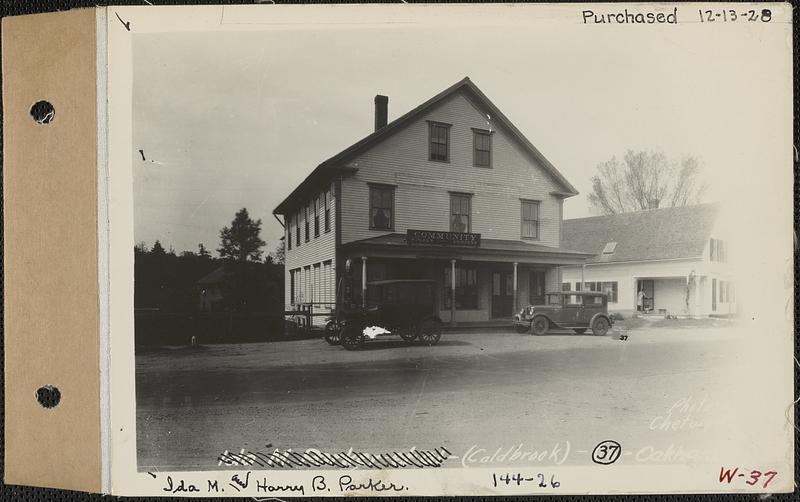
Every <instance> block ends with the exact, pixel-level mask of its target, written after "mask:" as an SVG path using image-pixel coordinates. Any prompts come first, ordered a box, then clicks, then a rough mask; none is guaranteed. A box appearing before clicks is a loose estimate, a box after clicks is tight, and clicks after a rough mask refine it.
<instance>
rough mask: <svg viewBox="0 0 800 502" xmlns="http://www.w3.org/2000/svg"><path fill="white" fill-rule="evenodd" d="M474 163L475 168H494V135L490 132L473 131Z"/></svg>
mask: <svg viewBox="0 0 800 502" xmlns="http://www.w3.org/2000/svg"><path fill="white" fill-rule="evenodd" d="M472 133H473V139H472V144H473V154H472V161H473V164H474V165H475V167H492V135H491V133H490V132H489V131H482V130H479V129H473V130H472Z"/></svg>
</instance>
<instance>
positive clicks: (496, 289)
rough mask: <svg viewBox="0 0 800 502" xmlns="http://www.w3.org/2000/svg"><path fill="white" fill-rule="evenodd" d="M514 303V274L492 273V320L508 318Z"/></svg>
mask: <svg viewBox="0 0 800 502" xmlns="http://www.w3.org/2000/svg"><path fill="white" fill-rule="evenodd" d="M513 303H514V274H513V273H511V272H499V271H495V272H492V318H493V319H497V318H499V317H510V316H511V315H512V314H513V312H511V310H512V304H513Z"/></svg>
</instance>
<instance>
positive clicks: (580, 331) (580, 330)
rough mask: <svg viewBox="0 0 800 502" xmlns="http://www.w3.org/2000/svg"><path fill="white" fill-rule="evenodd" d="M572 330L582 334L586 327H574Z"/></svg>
mask: <svg viewBox="0 0 800 502" xmlns="http://www.w3.org/2000/svg"><path fill="white" fill-rule="evenodd" d="M572 331H574V332H575V333H577V334H579V335H582V334H584V333H586V328H575V329H573V330H572Z"/></svg>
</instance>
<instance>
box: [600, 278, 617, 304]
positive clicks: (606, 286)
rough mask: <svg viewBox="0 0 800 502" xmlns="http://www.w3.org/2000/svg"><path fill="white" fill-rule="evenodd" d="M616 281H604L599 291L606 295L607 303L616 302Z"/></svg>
mask: <svg viewBox="0 0 800 502" xmlns="http://www.w3.org/2000/svg"><path fill="white" fill-rule="evenodd" d="M617 290H618V288H617V281H613V282H604V283H603V284H602V289H601V291H602V292H603V293H605V294H606V295H607V296H608V303H617Z"/></svg>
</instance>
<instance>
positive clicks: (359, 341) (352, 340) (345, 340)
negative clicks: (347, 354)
mask: <svg viewBox="0 0 800 502" xmlns="http://www.w3.org/2000/svg"><path fill="white" fill-rule="evenodd" d="M340 339H341V341H340V343H341V344H342V347H344V348H345V349H346V350H358V349H359V348H361V346H362V345H363V344H364V335H363V334H362V333H361V330H360V329H358V328H357V327H355V326H352V325H349V326H345V327H344V328H343V329H342V331H341V337H340Z"/></svg>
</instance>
